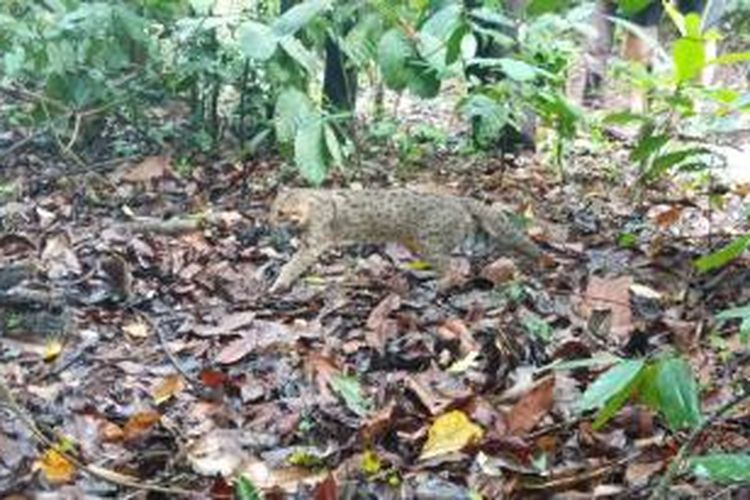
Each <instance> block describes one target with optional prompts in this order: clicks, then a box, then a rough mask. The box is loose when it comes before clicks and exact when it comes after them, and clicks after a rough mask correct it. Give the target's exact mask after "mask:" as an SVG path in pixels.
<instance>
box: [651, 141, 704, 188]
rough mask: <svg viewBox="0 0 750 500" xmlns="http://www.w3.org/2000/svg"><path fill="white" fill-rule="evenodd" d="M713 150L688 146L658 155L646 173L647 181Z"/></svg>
mask: <svg viewBox="0 0 750 500" xmlns="http://www.w3.org/2000/svg"><path fill="white" fill-rule="evenodd" d="M710 153H711V150H709V149H707V148H686V149H681V150H679V151H671V152H669V153H664V154H662V155H659V156H657V157H656V158H655V159H654V161H653V162H652V163H651V166H650V167H649V169H648V171H647V172H646V173H645V174H644V178H645V179H646V180H647V181H652V180H654V179H657V178H659V177H661V175H662V174H664V173H665V172H666V171H667V170H669V169H671V168H672V167H674V166H676V165H679V164H680V163H683V162H684V161H685V160H687V159H689V158H691V157H693V156H699V155H704V154H710Z"/></svg>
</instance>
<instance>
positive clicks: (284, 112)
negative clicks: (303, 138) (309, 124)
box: [275, 87, 316, 144]
mask: <svg viewBox="0 0 750 500" xmlns="http://www.w3.org/2000/svg"><path fill="white" fill-rule="evenodd" d="M315 114H316V113H315V110H314V108H313V105H312V102H310V98H309V97H307V94H305V93H304V92H302V91H300V90H298V89H296V88H294V87H290V88H288V89H286V90H285V91H283V92H282V93H281V94H279V97H278V98H277V99H276V110H275V122H276V139H277V140H278V141H279V143H281V144H288V143H292V142H293V141H294V140H295V137H296V135H297V130H298V129H299V127H300V126H301V125H302V123H304V122H305V121H307V120H308V119H310V118H311V117H314V116H315Z"/></svg>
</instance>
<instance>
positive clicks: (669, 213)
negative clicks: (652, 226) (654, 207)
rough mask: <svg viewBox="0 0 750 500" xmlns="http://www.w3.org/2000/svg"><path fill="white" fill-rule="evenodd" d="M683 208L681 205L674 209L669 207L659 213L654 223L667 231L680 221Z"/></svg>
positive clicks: (675, 206)
mask: <svg viewBox="0 0 750 500" xmlns="http://www.w3.org/2000/svg"><path fill="white" fill-rule="evenodd" d="M682 211H683V207H682V206H680V205H674V206H672V207H669V208H667V209H665V210H663V211H661V212H659V213H658V214H657V215H656V217H655V218H654V222H655V223H656V225H657V226H659V227H660V228H662V229H666V228H668V227H670V226H672V225H674V224H675V223H676V222H677V221H678V220H680V216H681V215H682Z"/></svg>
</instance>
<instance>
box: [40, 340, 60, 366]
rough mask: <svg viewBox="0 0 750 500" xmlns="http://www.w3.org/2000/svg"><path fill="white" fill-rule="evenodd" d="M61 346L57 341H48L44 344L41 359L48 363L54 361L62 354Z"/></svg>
mask: <svg viewBox="0 0 750 500" xmlns="http://www.w3.org/2000/svg"><path fill="white" fill-rule="evenodd" d="M62 349H63V344H62V342H60V341H59V340H57V339H50V340H48V341H47V342H46V343H45V344H44V352H43V353H42V359H44V361H47V362H50V361H54V359H55V358H57V357H58V356H59V355H60V353H61V352H62Z"/></svg>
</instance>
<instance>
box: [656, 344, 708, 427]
mask: <svg viewBox="0 0 750 500" xmlns="http://www.w3.org/2000/svg"><path fill="white" fill-rule="evenodd" d="M657 366H658V373H657V375H656V390H657V393H658V395H659V411H660V412H661V413H662V414H664V416H665V417H666V419H667V423H668V424H669V427H670V428H671V429H672V430H678V429H683V428H686V427H689V428H694V427H695V426H697V425H698V424H700V422H701V420H702V419H703V417H702V416H701V410H700V403H699V401H698V383H697V382H696V380H695V377H694V376H693V372H692V370H691V369H690V366H689V365H688V364H687V362H686V361H685V360H684V359H682V358H678V357H670V358H665V359H663V360H661V361H659V363H658V364H657Z"/></svg>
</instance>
